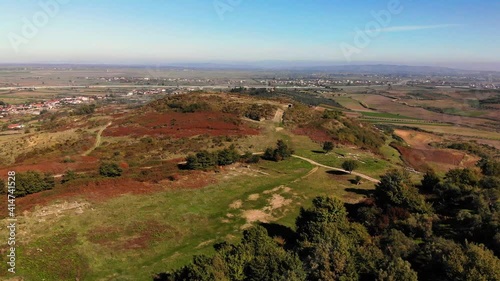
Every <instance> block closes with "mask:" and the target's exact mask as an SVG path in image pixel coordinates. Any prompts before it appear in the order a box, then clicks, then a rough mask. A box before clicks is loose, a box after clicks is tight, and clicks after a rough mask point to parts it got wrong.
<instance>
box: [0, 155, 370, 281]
mask: <svg viewBox="0 0 500 281" xmlns="http://www.w3.org/2000/svg"><path fill="white" fill-rule="evenodd" d="M239 169H246V168H239ZM252 169H253V170H260V171H261V172H262V173H258V172H255V173H251V174H248V173H240V172H239V170H238V169H236V170H232V171H228V172H224V173H222V174H220V175H219V177H223V178H222V179H223V180H222V181H220V183H218V184H214V185H211V186H208V187H206V188H202V189H196V190H166V191H164V192H160V193H156V194H152V195H135V196H133V195H125V196H121V197H118V198H115V199H112V200H110V201H108V202H105V203H91V204H90V205H89V206H87V207H85V208H84V209H83V212H79V213H78V212H75V211H74V210H69V211H62V212H61V213H59V215H58V216H41V214H40V213H37V212H36V211H35V213H34V214H32V215H29V216H27V217H20V218H19V224H20V227H21V228H22V229H23V231H22V234H20V235H22V237H20V241H22V242H23V245H22V247H20V249H22V250H21V251H20V252H19V255H18V261H19V268H18V269H19V276H22V277H24V278H25V280H47V281H48V280H58V281H59V280H61V281H62V280H74V278H75V276H80V277H81V280H82V279H83V280H139V281H140V280H151V279H150V278H151V275H152V274H153V273H157V272H162V271H165V270H168V269H172V268H177V267H179V266H182V265H183V264H185V263H187V262H188V261H189V260H190V259H191V258H192V255H196V254H208V253H211V252H212V251H213V250H212V246H213V244H215V243H217V242H221V241H224V240H225V241H230V242H237V241H238V240H239V238H240V235H241V228H242V227H246V226H249V223H250V222H252V220H266V221H269V222H278V223H281V224H284V225H286V226H289V227H293V225H294V220H295V217H296V215H297V214H298V212H299V208H300V206H305V205H308V204H310V201H311V199H312V198H313V197H315V196H318V195H332V196H337V197H339V198H342V199H344V200H346V201H348V202H355V201H357V200H359V199H360V198H362V197H363V196H364V195H365V194H366V190H369V189H372V188H373V184H372V183H370V182H364V183H362V184H361V185H354V184H352V183H351V182H350V181H349V180H352V179H353V178H354V176H351V175H345V174H332V173H329V172H328V171H327V170H326V169H323V168H315V167H313V166H312V165H310V164H309V163H307V162H304V161H301V160H299V159H289V160H287V161H284V162H280V163H274V162H267V161H264V162H262V163H259V164H257V165H255V166H253V167H252ZM263 173H266V174H268V175H265V174H263ZM235 202H237V204H235ZM36 215H38V216H36ZM124 218H127V219H126V220H124ZM254 223H256V222H254ZM49 227H50V229H51V232H50V235H48V233H47V229H48V228H49ZM0 235H6V232H5V230H4V229H2V230H1V231H0ZM132 269H133V270H132Z"/></svg>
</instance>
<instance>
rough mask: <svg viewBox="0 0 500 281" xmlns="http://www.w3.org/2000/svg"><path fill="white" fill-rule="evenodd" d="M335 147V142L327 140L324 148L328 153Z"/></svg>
mask: <svg viewBox="0 0 500 281" xmlns="http://www.w3.org/2000/svg"><path fill="white" fill-rule="evenodd" d="M333 148H334V145H333V142H331V141H327V142H325V143H324V144H323V150H324V151H325V152H326V153H328V152H330V151H332V150H333Z"/></svg>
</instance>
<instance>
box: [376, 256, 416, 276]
mask: <svg viewBox="0 0 500 281" xmlns="http://www.w3.org/2000/svg"><path fill="white" fill-rule="evenodd" d="M377 280H378V281H418V275H417V272H415V271H414V270H413V269H412V268H411V264H410V263H409V262H407V261H405V260H403V259H402V258H396V259H394V260H391V261H390V262H388V263H387V264H386V265H385V266H384V267H383V268H382V269H380V271H379V275H378V278H377Z"/></svg>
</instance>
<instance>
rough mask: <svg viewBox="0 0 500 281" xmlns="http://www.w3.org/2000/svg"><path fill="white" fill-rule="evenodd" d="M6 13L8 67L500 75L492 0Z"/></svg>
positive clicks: (45, 5)
mask: <svg viewBox="0 0 500 281" xmlns="http://www.w3.org/2000/svg"><path fill="white" fill-rule="evenodd" d="M54 3H55V4H54ZM59 3H61V4H59ZM0 7H2V9H1V11H0V15H1V18H2V25H0V63H73V64H89V63H92V64H121V65H130V64H147V65H170V64H189V63H194V64H217V65H224V64H226V65H245V66H250V67H314V66H332V65H357V64H364V65H366V64H390V65H414V66H423V65H428V66H432V67H451V68H458V69H470V70H497V71H500V52H499V47H498V46H500V36H498V35H497V34H498V27H499V26H500V17H499V16H498V11H500V1H493V0H485V1H476V2H474V1H470V0H457V1H434V0H421V1H409V0H387V1H344V0H317V1H267V0H240V1H230V0H209V1H202V0H184V1H181V0H167V1H154V0H143V1H132V0H123V1H100V0H71V1H61V0H40V1H12V0H0Z"/></svg>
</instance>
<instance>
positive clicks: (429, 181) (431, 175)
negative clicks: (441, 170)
mask: <svg viewBox="0 0 500 281" xmlns="http://www.w3.org/2000/svg"><path fill="white" fill-rule="evenodd" d="M440 182H441V179H440V178H439V176H438V175H437V174H436V172H434V170H428V171H427V172H426V173H425V175H424V178H423V179H422V190H424V191H426V192H432V191H434V189H435V188H436V187H437V185H438V184H439V183H440Z"/></svg>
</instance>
